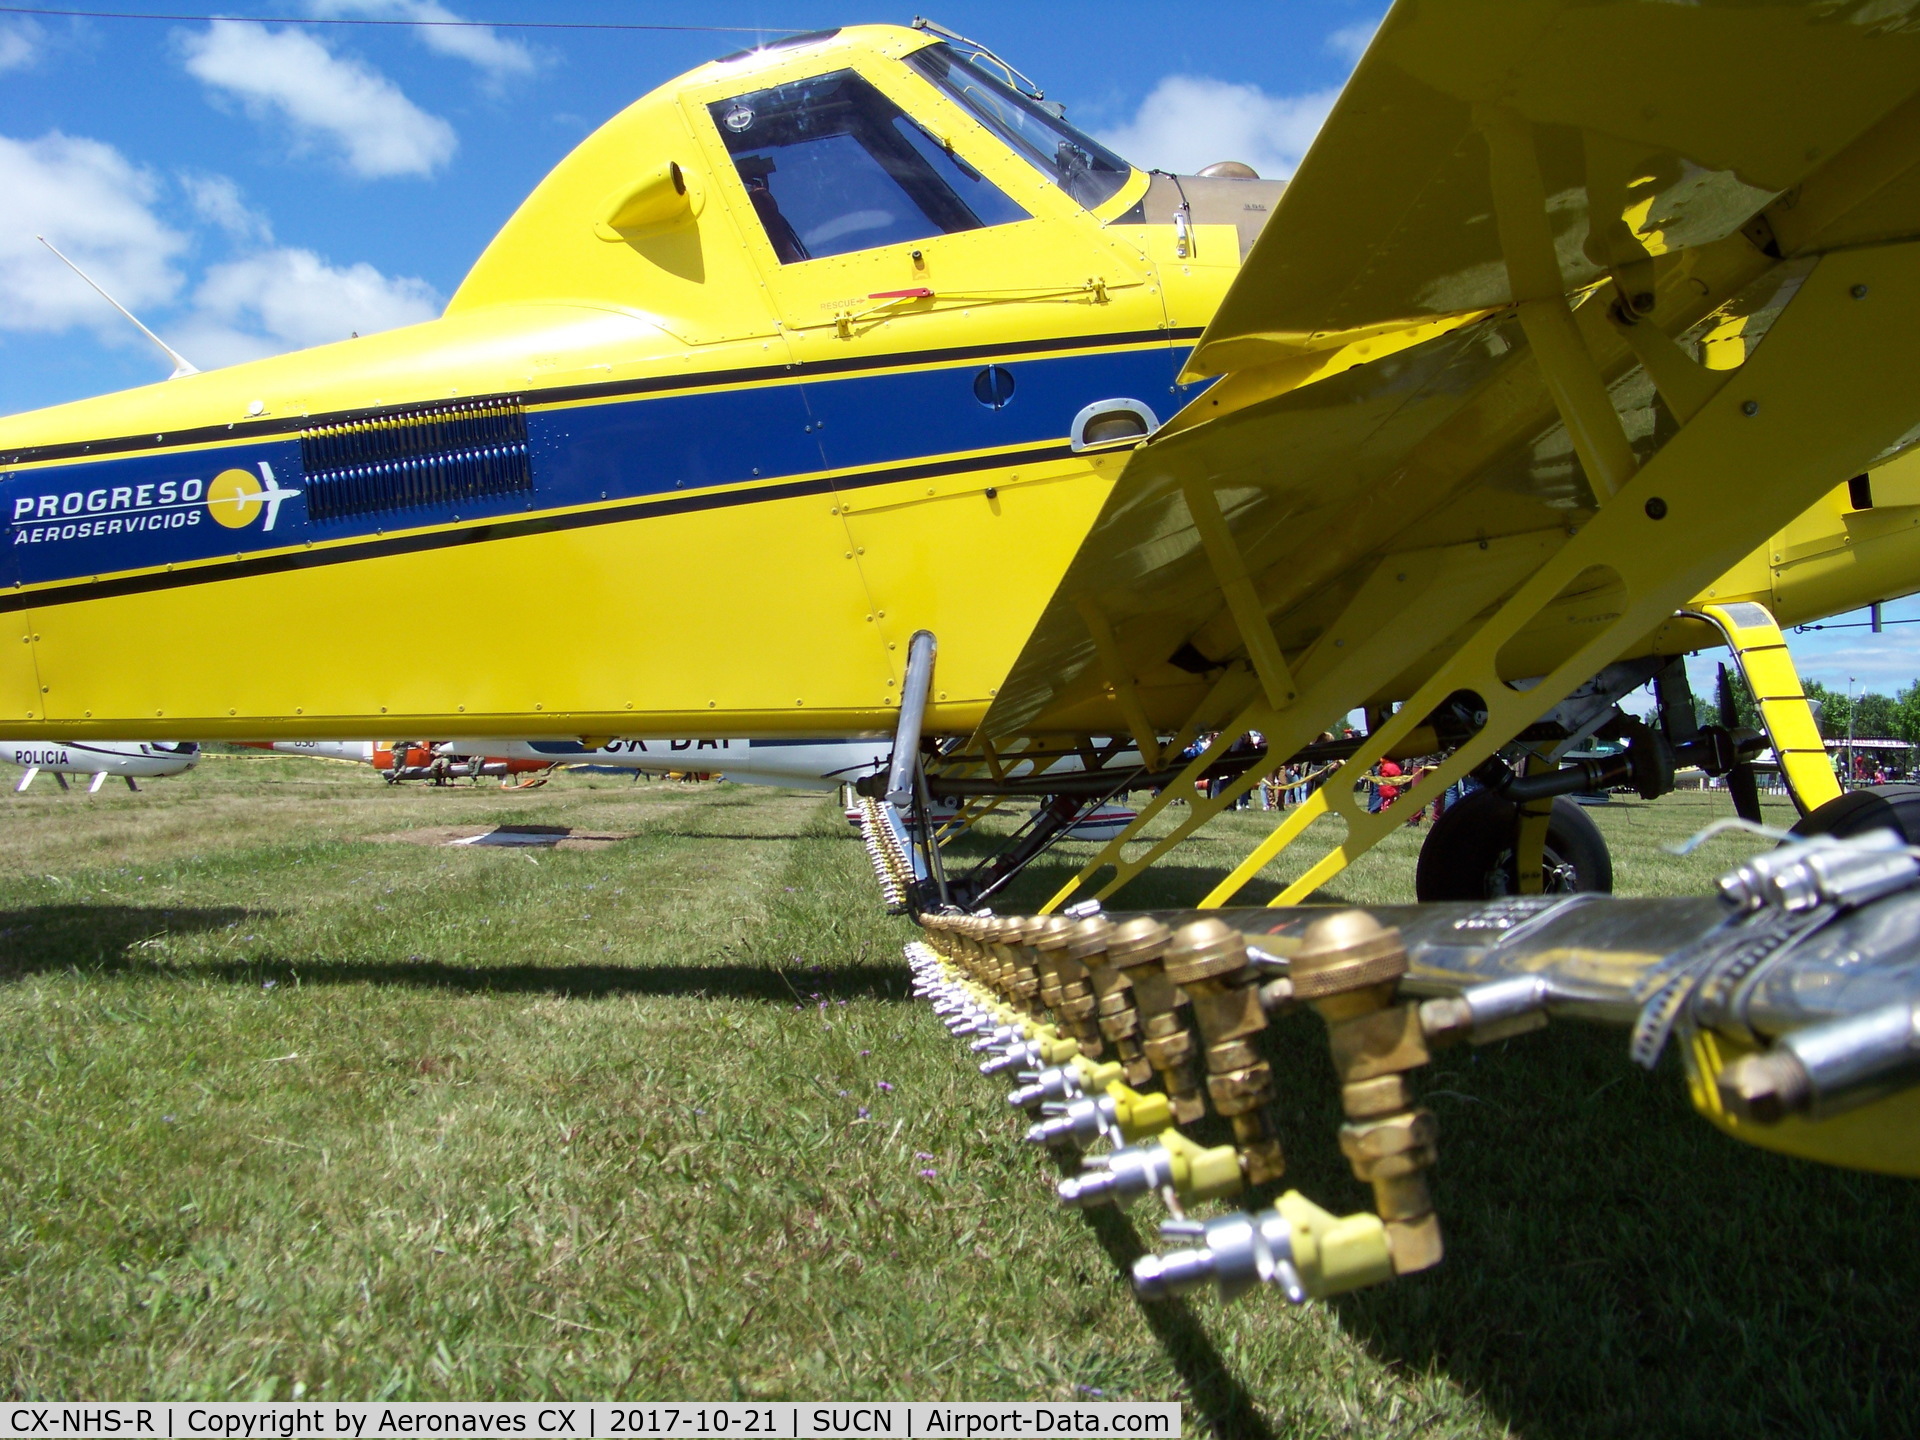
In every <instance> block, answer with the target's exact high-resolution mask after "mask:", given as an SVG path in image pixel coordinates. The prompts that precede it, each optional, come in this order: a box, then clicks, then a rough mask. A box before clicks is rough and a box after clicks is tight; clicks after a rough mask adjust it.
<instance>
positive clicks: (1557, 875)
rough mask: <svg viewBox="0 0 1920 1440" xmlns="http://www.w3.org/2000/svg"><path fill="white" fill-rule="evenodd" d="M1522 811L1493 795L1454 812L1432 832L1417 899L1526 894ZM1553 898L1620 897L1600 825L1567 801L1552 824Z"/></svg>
mask: <svg viewBox="0 0 1920 1440" xmlns="http://www.w3.org/2000/svg"><path fill="white" fill-rule="evenodd" d="M1518 823H1519V807H1518V806H1516V805H1515V804H1514V803H1513V802H1512V801H1511V800H1508V799H1506V798H1505V797H1503V796H1501V795H1499V794H1496V793H1495V792H1494V791H1492V790H1476V791H1474V792H1473V793H1472V794H1471V795H1469V796H1467V797H1466V798H1465V799H1464V800H1462V801H1460V802H1459V803H1458V804H1457V805H1454V806H1452V807H1450V808H1449V809H1448V810H1447V812H1446V813H1445V814H1443V815H1442V816H1441V817H1440V818H1439V820H1438V821H1436V822H1435V823H1434V827H1433V829H1432V830H1431V831H1430V832H1428V834H1427V839H1426V843H1425V844H1424V845H1422V846H1421V847H1420V863H1419V864H1418V865H1417V866H1416V867H1415V869H1414V877H1413V889H1414V894H1415V895H1416V896H1418V897H1419V899H1420V900H1421V901H1423V902H1425V901H1431V900H1487V899H1491V898H1492V897H1494V896H1498V895H1512V894H1516V893H1518V891H1519V888H1520V886H1519V879H1518V876H1517V875H1516V873H1515V871H1514V864H1513V841H1514V832H1515V829H1516V827H1517V825H1518ZM1543 859H1544V862H1545V863H1544V867H1543V868H1544V872H1545V874H1544V878H1545V882H1546V883H1545V888H1546V890H1547V893H1549V894H1554V895H1563V894H1571V893H1573V892H1575V891H1584V892H1588V893H1592V894H1600V895H1606V894H1610V893H1612V891H1613V857H1612V856H1611V855H1609V854H1608V853H1607V842H1606V840H1605V838H1604V837H1602V835H1601V834H1600V827H1599V826H1597V825H1595V824H1594V823H1593V821H1592V820H1591V819H1590V818H1589V817H1588V815H1587V812H1586V811H1584V810H1582V809H1581V808H1580V807H1579V806H1578V805H1576V804H1575V803H1574V802H1573V801H1571V800H1569V799H1567V798H1566V797H1565V796H1564V795H1563V796H1561V797H1560V798H1559V799H1557V800H1555V801H1554V802H1553V819H1552V820H1551V821H1549V822H1548V825H1547V844H1546V853H1545V855H1544V857H1543Z"/></svg>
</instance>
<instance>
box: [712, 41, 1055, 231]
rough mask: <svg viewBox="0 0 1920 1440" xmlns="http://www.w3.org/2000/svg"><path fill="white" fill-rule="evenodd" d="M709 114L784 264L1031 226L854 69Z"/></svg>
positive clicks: (715, 107)
mask: <svg viewBox="0 0 1920 1440" xmlns="http://www.w3.org/2000/svg"><path fill="white" fill-rule="evenodd" d="M708 108H709V110H710V112H711V113H712V115H713V123H714V125H715V126H716V127H717V128H718V130H719V131H720V138H721V139H722V140H723V141H725V142H726V146H727V150H728V153H730V154H731V155H732V156H733V163H734V168H735V169H736V170H738V171H739V172H740V183H741V184H743V185H745V186H746V189H747V198H748V199H749V200H751V201H752V202H753V208H754V212H755V213H756V214H757V215H758V216H759V217H760V223H761V224H762V225H763V226H765V227H766V232H767V239H768V240H769V241H771V242H772V244H773V249H774V253H775V254H776V255H778V256H779V257H780V260H781V262H782V263H783V264H793V263H794V262H796V261H801V260H815V259H819V258H820V257H822V256H825V255H844V254H846V253H847V252H848V251H851V250H871V249H873V248H875V247H876V246H880V245H898V244H901V243H903V242H905V241H909V240H924V239H927V238H929V237H930V236H934V235H950V234H952V233H953V232H955V231H957V230H978V229H979V228H981V227H982V226H985V225H1005V224H1007V223H1009V222H1011V221H1015V220H1025V219H1028V218H1030V217H1029V216H1028V215H1027V212H1026V211H1025V210H1023V209H1021V208H1020V206H1018V205H1017V204H1015V203H1014V202H1013V201H1012V200H1011V199H1009V198H1008V197H1007V195H1006V193H1005V192H1004V191H1002V190H1001V189H1000V187H999V186H997V185H995V184H994V183H993V182H992V181H991V180H989V179H987V178H986V176H984V175H982V174H981V173H980V172H979V171H978V170H975V169H974V168H973V167H972V166H971V165H969V164H967V162H966V161H964V160H962V159H961V158H960V157H959V156H958V155H956V154H954V153H953V152H952V151H951V150H947V149H945V148H943V147H942V146H941V145H940V143H939V142H938V141H936V140H935V139H934V138H933V137H932V136H931V135H929V134H927V132H926V131H925V130H922V129H921V128H920V127H919V126H918V125H916V124H915V123H914V122H913V120H912V118H911V117H909V116H908V115H907V114H906V113H905V112H904V111H903V110H901V109H900V107H899V106H898V105H895V104H894V103H893V102H892V101H891V100H889V99H887V97H886V96H884V95H882V94H881V93H880V92H879V91H878V90H876V89H875V88H874V87H873V86H872V85H871V84H869V83H868V82H867V81H866V80H865V79H863V78H862V77H861V76H859V75H857V74H855V73H854V72H853V71H851V70H838V71H835V72H834V73H833V74H831V75H815V76H812V77H810V78H808V79H805V80H796V81H793V82H792V83H790V84H786V85H776V86H774V87H773V88H771V89H768V90H756V91H753V92H752V93H750V94H746V95H736V96H734V97H733V98H732V99H731V100H719V101H715V102H714V103H713V104H712V105H711V106H710V107H708Z"/></svg>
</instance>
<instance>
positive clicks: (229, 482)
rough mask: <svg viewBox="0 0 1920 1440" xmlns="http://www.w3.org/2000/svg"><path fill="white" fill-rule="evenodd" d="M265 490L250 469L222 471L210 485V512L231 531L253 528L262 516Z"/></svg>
mask: <svg viewBox="0 0 1920 1440" xmlns="http://www.w3.org/2000/svg"><path fill="white" fill-rule="evenodd" d="M264 488H265V487H264V486H262V485H261V484H260V481H259V479H258V477H256V476H255V475H254V474H253V473H252V472H251V471H247V470H222V471H221V472H220V473H219V474H218V475H216V476H214V477H213V479H212V480H211V481H210V482H209V483H208V485H207V513H208V514H209V515H211V516H213V518H214V519H215V520H217V521H219V522H220V523H221V524H222V525H224V526H226V527H227V529H229V530H238V529H240V527H241V526H243V525H251V524H252V523H253V522H254V520H255V519H256V518H258V516H259V514H260V504H261V501H260V492H261V491H262V490H263V489H264Z"/></svg>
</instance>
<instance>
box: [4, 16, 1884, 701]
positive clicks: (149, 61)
mask: <svg viewBox="0 0 1920 1440" xmlns="http://www.w3.org/2000/svg"><path fill="white" fill-rule="evenodd" d="M921 3H922V4H929V3H931V0H921ZM49 8H57V7H49ZM76 8H87V9H96V8H98V9H107V8H119V9H123V10H128V11H134V10H142V9H145V10H159V11H169V12H192V11H196V10H199V9H201V8H204V9H206V10H207V11H209V12H212V11H218V12H220V13H224V14H229V15H252V16H260V17H269V18H271V19H273V20H274V21H275V23H273V24H270V25H251V24H248V25H240V24H227V25H216V24H211V23H206V22H187V21H177V20H169V21H150V20H103V19H78V18H63V17H56V16H51V15H42V16H38V17H31V16H22V15H5V14H0V413H7V412H10V411H15V410H22V409H30V408H33V407H36V406H41V405H48V404H54V403H58V402H60V401H63V400H70V399H75V398H78V397H81V396H86V395H93V394H99V393H101V392H104V391H108V390H115V389H120V388H123V387H125V386H129V385H138V384H144V383H147V382H149V381H153V380H157V379H161V378H163V377H164V376H165V374H166V372H167V369H168V368H169V367H168V365H167V364H166V363H165V362H164V361H163V360H162V359H161V358H160V357H159V355H158V353H157V352H156V351H154V350H153V349H152V348H151V347H150V346H149V345H148V344H147V342H146V341H144V340H142V339H141V338H140V336H139V335H138V333H137V332H136V331H134V330H133V328H132V327H131V326H129V325H127V323H126V322H125V321H124V320H122V319H121V318H119V317H118V316H117V315H115V314H114V313H113V312H112V311H111V310H110V309H108V308H107V306H106V305H105V303H104V302H102V301H101V300H100V299H99V298H98V297H97V296H95V295H94V294H92V292H90V291H88V290H87V289H86V288H85V287H84V286H82V285H81V284H80V282H79V281H77V280H75V279H74V278H73V277H72V276H71V275H70V274H68V273H67V272H66V271H65V270H64V269H63V268H62V267H61V266H60V265H59V263H58V262H57V261H55V260H54V259H53V257H52V256H50V255H49V254H47V253H46V251H45V250H43V249H42V248H41V246H40V245H39V244H38V243H37V242H35V240H34V238H33V237H34V235H35V234H36V233H44V234H46V235H47V237H48V238H49V239H51V240H53V241H54V243H56V244H58V245H60V246H61V247H62V248H63V249H65V250H67V251H68V253H70V254H72V255H73V256H74V257H75V258H76V259H77V260H79V261H80V263H81V264H82V265H83V266H85V267H86V268H87V270H88V271H89V272H90V273H92V274H93V275H94V276H95V277H96V278H97V279H99V280H100V281H101V282H102V283H103V284H105V285H106V286H107V288H108V289H109V290H111V291H112V292H113V293H114V294H115V295H116V296H117V297H118V298H119V299H120V300H121V301H122V302H123V303H125V304H127V305H128V306H129V307H131V308H132V309H133V310H134V311H135V313H136V314H138V315H139V316H140V317H141V318H142V319H143V320H145V321H146V322H147V323H148V324H149V325H151V326H153V328H154V329H156V330H157V331H159V332H160V334H161V335H162V336H163V337H165V338H166V339H167V340H168V341H169V342H170V343H171V344H173V345H174V346H175V347H176V348H177V349H179V350H181V351H182V352H184V353H185V354H186V355H187V356H188V357H189V358H190V359H192V360H193V361H194V362H195V363H196V364H199V365H201V366H202V367H209V366H212V365H215V364H227V363H232V362H234V361H236V360H242V359H247V358H251V357H253V356H257V355H263V354H270V353H274V352H276V351H281V350H288V349H294V348H298V347H300V346H304V345H311V344H317V343H321V342H324V341H328V340H333V339H339V338H343V337H344V336H345V335H346V334H347V333H348V332H349V331H353V330H358V331H360V332H361V333H363V334H364V333H368V332H370V331H373V330H377V329H381V328H384V327H386V326H391V325H396V324H405V323H409V322H411V321H414V320H419V319H424V318H427V317H428V316H431V315H433V314H435V313H437V311H438V309H439V307H440V305H441V304H443V303H444V301H445V299H446V297H447V296H448V295H450V294H451V293H452V292H453V290H454V288H455V287H456V286H457V285H458V284H459V282H460V278H461V276H462V275H463V274H464V273H465V271H466V269H467V267H468V265H469V264H471V263H472V261H473V259H474V257H475V256H476V255H478V254H479V252H480V250H481V248H482V247H483V246H484V245H485V244H486V242H487V240H488V239H489V238H490V237H491V236H492V234H493V232H494V231H495V230H496V229H497V228H498V226H499V225H500V223H501V222H502V221H503V220H504V219H505V218H506V217H507V215H508V214H509V213H511V211H512V209H513V207H514V206H515V205H516V204H518V203H519V201H520V199H521V198H522V197H523V196H524V195H525V194H526V193H527V191H529V190H530V189H531V188H532V187H533V185H534V184H535V183H536V182H537V181H538V180H539V179H540V177H541V176H542V175H544V174H545V173H546V171H547V170H548V169H549V168H550V167H551V166H552V165H553V164H554V163H555V162H556V161H558V160H559V159H560V158H561V157H562V156H563V155H565V154H566V152H567V151H568V150H569V149H571V148H572V146H573V145H574V144H575V143H576V142H578V141H579V140H580V139H581V138H582V137H583V136H584V135H586V134H587V133H588V132H589V131H591V130H592V129H593V128H594V127H595V126H597V125H598V124H600V123H601V122H602V121H603V120H605V119H606V118H607V117H608V116H610V115H612V114H613V113H614V112H615V111H617V110H619V109H620V108H621V107H623V106H624V105H626V104H627V103H628V102H630V101H631V100H633V99H634V98H635V97H637V96H639V95H641V94H643V93H645V92H646V91H647V90H650V89H652V88H653V87H654V86H656V85H658V84H660V83H662V82H663V81H666V80H668V79H671V78H672V77H673V76H674V75H677V74H679V73H680V72H682V71H684V70H687V69H690V68H691V67H693V66H695V65H697V64H700V63H701V62H702V61H705V60H708V59H711V58H713V57H714V56H716V55H721V54H724V53H727V52H728V51H731V50H734V49H738V48H741V47H742V46H743V45H748V44H751V43H753V42H754V41H755V40H756V38H760V37H762V36H770V35H772V34H775V33H777V32H780V31H785V30H796V29H817V28H821V27H824V26H830V25H836V24H847V23H857V22H862V21H888V20H891V21H896V22H905V21H907V20H909V19H911V17H912V15H913V13H914V12H913V10H912V9H911V8H903V9H901V10H899V11H897V12H894V11H888V10H874V9H871V8H860V7H852V6H846V5H843V4H833V3H805V4H798V3H797V4H779V3H766V0H758V3H739V4H730V3H727V0H711V3H706V4H701V5H697V6H696V5H672V4H636V3H616V0H550V3H543V4H540V5H529V4H524V3H523V4H518V5H515V4H506V3H486V0H470V3H460V0H455V3H451V4H449V3H443V0H277V3H274V0H270V3H243V4H220V5H209V6H206V7H199V6H196V5H193V4H190V3H185V4H183V3H168V4H159V3H151V4H142V3H140V0H120V3H118V4H115V3H113V0H109V3H106V4H97V5H96V4H88V5H85V6H76ZM1382 9H1383V6H1382V5H1381V4H1380V3H1379V0H1286V3H1278V4H1276V3H1272V0H1268V3H1264V4H1248V3H1237V0H1223V3H1216V4H1214V5H1211V6H1209V7H1206V8H1205V9H1204V10H1196V9H1193V8H1190V7H1184V6H1175V5H1168V4H1166V3H1164V0H1155V3H1150V4H1149V3H1131V0H1109V3H1102V4H1098V5H1094V4H1059V3H1055V4H1044V5H1043V4H1035V3H1031V0H1028V3H1023V4H1013V3H1005V0H942V3H941V4H939V6H938V7H937V10H936V13H935V14H934V18H935V19H937V20H939V21H940V22H941V23H942V24H945V25H947V26H949V27H950V28H952V29H956V30H959V31H961V32H963V33H965V34H968V35H971V36H973V37H974V38H976V39H979V40H982V41H984V42H986V43H988V44H990V45H992V46H993V47H994V48H995V49H997V50H999V51H1000V52H1001V53H1002V54H1003V55H1005V56H1006V58H1007V59H1008V60H1010V61H1011V62H1012V63H1013V64H1015V65H1017V66H1019V67H1020V68H1021V69H1022V70H1024V71H1025V72H1026V73H1027V74H1028V75H1030V76H1031V77H1032V78H1033V79H1034V80H1036V81H1037V82H1038V83H1039V84H1040V85H1041V86H1042V87H1044V88H1045V90H1046V92H1047V94H1048V96H1049V97H1050V98H1053V99H1058V100H1062V101H1064V102H1065V103H1066V105H1067V107H1068V113H1069V115H1070V116H1071V117H1072V118H1073V119H1074V120H1075V121H1076V122H1077V123H1079V124H1080V125H1081V126H1083V127H1084V128H1087V129H1089V130H1092V131H1094V132H1095V133H1096V134H1098V135H1100V136H1101V137H1102V138H1103V139H1106V140H1108V141H1109V142H1110V143H1112V144H1113V145H1114V147H1115V148H1116V149H1118V150H1119V151H1120V153H1122V154H1124V155H1126V156H1127V158H1129V159H1131V160H1133V161H1134V162H1136V163H1138V164H1143V165H1159V166H1163V167H1166V168H1169V169H1182V170H1192V169H1194V168H1197V167H1198V166H1200V165H1203V164H1206V163H1207V162H1209V161H1212V160H1220V159H1242V160H1247V161H1249V162H1251V163H1253V164H1254V165H1255V166H1256V167H1257V168H1259V170H1260V171H1261V173H1262V174H1267V175H1284V174H1286V173H1288V172H1289V171H1290V169H1291V168H1292V166H1293V165H1294V164H1295V163H1296V162H1297V161H1298V158H1299V156H1300V154H1301V153H1302V152H1303V151H1304V149H1305V148H1306V145H1307V144H1308V143H1309V141H1310V140H1311V138H1312V135H1313V133H1314V130H1315V129H1316V127H1317V126H1318V124H1319V122H1320V120H1321V118H1322V117H1323V116H1324V115H1325V113H1326V110H1327V108H1328V106H1329V105H1330V104H1331V102H1332V98H1333V95H1334V94H1335V92H1336V91H1337V90H1338V87H1339V85H1340V84H1341V82H1342V81H1343V80H1344V79H1345V77H1346V74H1347V72H1348V71H1349V69H1350V68H1351V66H1352V63H1353V61H1354V60H1355V59H1356V58H1357V56H1358V54H1359V52H1360V50H1361V48H1363V47H1364V44H1365V41H1366V38H1367V36H1368V35H1369V34H1370V33H1371V31H1372V28H1373V26H1374V24H1375V23H1377V20H1378V16H1379V14H1380V12H1381V10H1382ZM328 19H334V20H340V19H388V20H392V19H400V20H435V19H439V20H448V19H466V20H477V21H484V22H496V23H497V22H502V21H513V20H540V21H558V22H602V23H607V22H610V23H617V24H656V25H666V26H673V25H679V26H716V27H740V28H739V30H738V31H735V32H732V33H721V32H716V31H698V30H692V31H671V30H662V31H620V32H610V31H563V30H541V29H515V28H511V27H508V26H499V27H498V28H446V27H435V28H429V27H422V26H417V25H403V26H397V27H368V26H359V25H324V24H319V23H315V22H318V21H321V20H328ZM1887 613H1888V615H1889V617H1890V618H1902V619H1905V618H1913V619H1920V601H1905V602H1899V603H1897V604H1895V605H1893V606H1890V607H1889V608H1888V612H1887ZM1840 618H1860V617H1840ZM1789 639H1790V642H1791V644H1792V646H1793V649H1794V653H1795V655H1796V656H1797V657H1798V658H1799V660H1800V662H1801V665H1802V667H1803V669H1804V671H1805V673H1806V674H1807V675H1808V676H1809V677H1811V678H1815V679H1819V680H1821V681H1823V682H1824V683H1826V684H1829V685H1832V686H1834V687H1835V688H1836V689H1845V688H1846V686H1847V682H1848V677H1849V676H1853V677H1856V680H1857V688H1878V689H1884V690H1888V691H1891V690H1893V689H1895V688H1897V687H1899V686H1900V685H1903V684H1905V683H1907V682H1909V681H1910V680H1912V679H1914V678H1915V676H1916V675H1920V654H1916V642H1920V626H1907V625H1895V626H1892V627H1891V628H1890V629H1889V630H1888V631H1887V633H1886V634H1884V635H1880V636H1874V635H1871V634H1870V633H1869V632H1867V631H1866V630H1864V629H1845V630H1829V631H1824V632H1820V633H1818V634H1806V635H1795V636H1790V637H1789Z"/></svg>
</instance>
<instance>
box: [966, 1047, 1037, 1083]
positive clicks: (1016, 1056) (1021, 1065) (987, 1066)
mask: <svg viewBox="0 0 1920 1440" xmlns="http://www.w3.org/2000/svg"><path fill="white" fill-rule="evenodd" d="M1039 1059H1040V1047H1039V1046H1038V1045H1035V1044H1034V1043H1033V1042H1032V1041H1031V1040H1023V1041H1021V1042H1020V1044H1018V1045H1015V1046H1013V1047H1012V1048H1011V1049H1009V1050H1005V1051H1002V1052H1001V1053H1000V1054H998V1055H996V1056H994V1057H993V1059H991V1060H982V1061H981V1062H980V1073H981V1074H982V1075H1004V1074H1005V1073H1006V1072H1007V1071H1009V1070H1025V1069H1026V1068H1027V1067H1028V1066H1030V1065H1032V1064H1034V1063H1035V1062H1036V1061H1038V1060H1039Z"/></svg>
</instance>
